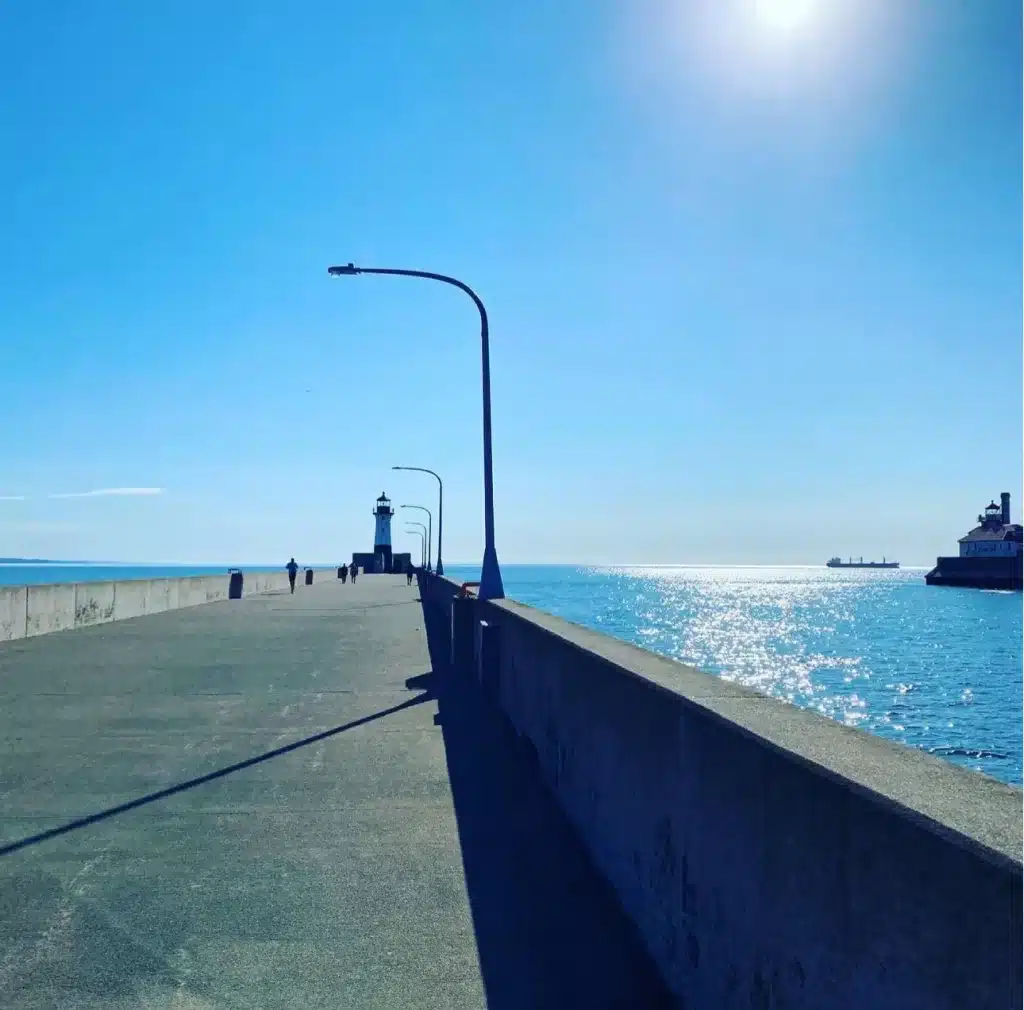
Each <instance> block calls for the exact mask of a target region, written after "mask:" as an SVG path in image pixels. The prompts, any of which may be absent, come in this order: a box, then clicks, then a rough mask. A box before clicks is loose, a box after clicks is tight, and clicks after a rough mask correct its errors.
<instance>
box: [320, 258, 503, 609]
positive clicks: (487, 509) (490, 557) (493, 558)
mask: <svg viewBox="0 0 1024 1010" xmlns="http://www.w3.org/2000/svg"><path fill="white" fill-rule="evenodd" d="M327 273H328V274H330V275H331V276H332V277H351V276H355V275H356V274H392V275H397V276H400V277H425V278H426V279H427V280H431V281H440V282H441V283H442V284H450V285H452V287H456V288H458V289H459V290H460V291H464V292H465V293H466V294H467V295H469V297H470V298H472V299H473V303H474V304H475V305H476V307H477V311H478V312H479V313H480V363H481V366H482V368H481V371H482V373H483V401H484V403H483V407H484V410H483V421H484V425H483V427H484V560H483V565H482V566H481V571H480V591H479V594H478V599H481V600H496V599H501V598H502V597H504V595H505V588H504V586H503V585H502V583H501V569H500V567H499V566H498V552H497V549H496V548H495V546H494V473H493V468H492V465H491V345H490V332H489V328H488V324H487V309H485V308H484V303H483V302H482V301H480V297H479V295H477V293H476V292H475V291H474V290H473V289H472V288H471V287H470V286H469V285H468V284H464V283H463V282H462V281H460V280H457V279H456V278H455V277H449V276H448V275H447V274H435V273H430V272H429V271H427V270H396V269H393V268H385V267H357V266H356V265H355V264H354V263H347V264H345V265H344V266H338V267H328V268H327ZM403 469H409V470H411V469H418V468H414V467H405V468H403ZM435 476H436V475H435ZM438 479H439V480H440V478H438ZM437 571H438V574H439V575H440V574H442V568H441V517H440V515H438V518H437Z"/></svg>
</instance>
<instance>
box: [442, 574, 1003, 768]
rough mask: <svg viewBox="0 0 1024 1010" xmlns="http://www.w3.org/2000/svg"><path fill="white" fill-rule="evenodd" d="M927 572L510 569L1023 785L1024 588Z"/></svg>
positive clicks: (706, 663)
mask: <svg viewBox="0 0 1024 1010" xmlns="http://www.w3.org/2000/svg"><path fill="white" fill-rule="evenodd" d="M445 574H447V575H449V576H452V577H455V578H461V579H464V580H469V579H478V578H479V568H476V567H468V566H449V567H448V568H446V570H445ZM923 576H924V571H923V570H914V569H901V570H897V571H864V570H857V569H847V570H830V569H827V568H688V567H687V568H681V567H665V568H655V567H645V568H586V567H561V566H532V565H507V566H503V567H502V577H503V579H504V583H505V593H506V595H507V596H510V597H512V598H514V599H516V600H520V601H521V602H523V603H528V604H531V605H533V606H536V607H539V608H541V609H543V610H547V611H549V612H550V613H553V614H557V615H558V616H559V617H564V618H566V619H567V620H570V621H575V622H576V623H578V624H583V625H586V626H588V627H591V628H595V629H597V630H599V631H604V632H606V633H608V634H610V635H615V636H616V637H618V638H621V639H624V640H626V641H628V642H632V643H634V644H635V645H640V646H643V647H644V648H647V649H651V650H653V651H654V652H659V653H662V654H663V655H666V656H671V657H672V658H674V659H678V660H681V661H682V662H685V663H689V664H691V665H693V666H696V667H698V668H699V669H701V670H704V671H706V672H708V673H714V674H718V675H719V676H721V677H723V678H725V679H727V680H733V681H738V682H739V683H741V684H746V685H748V686H749V687H754V688H758V689H759V690H761V691H764V692H766V693H768V694H771V695H774V696H775V697H777V698H783V699H785V700H786V701H789V702H792V703H793V704H796V705H801V706H804V707H806V708H812V709H815V710H817V711H818V712H821V713H822V714H824V715H827V716H829V717H830V718H832V719H837V720H839V721H842V722H844V723H846V724H848V725H851V726H859V727H860V728H861V729H865V730H868V731H869V732H871V733H876V734H878V735H879V736H884V737H887V738H889V739H890V740H898V741H900V742H901V743H904V744H908V745H910V746H912V747H919V748H921V749H923V750H927V751H929V752H931V753H933V754H938V755H940V756H942V757H944V758H946V759H947V760H949V761H952V762H955V763H956V764H960V765H963V766H966V767H968V768H974V769H977V770H979V771H983V772H985V773H986V774H988V775H992V776H993V777H995V778H998V779H1002V780H1003V781H1004V782H1011V783H1014V784H1016V785H1020V784H1021V778H1022V753H1021V752H1022V745H1021V704H1022V701H1021V594H1020V593H1005V592H986V591H984V590H977V589H954V588H947V587H929V586H926V585H925V584H924V578H923Z"/></svg>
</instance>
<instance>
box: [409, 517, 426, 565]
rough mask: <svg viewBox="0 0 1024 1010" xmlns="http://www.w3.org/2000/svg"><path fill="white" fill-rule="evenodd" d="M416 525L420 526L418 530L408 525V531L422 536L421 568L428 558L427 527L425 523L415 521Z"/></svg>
mask: <svg viewBox="0 0 1024 1010" xmlns="http://www.w3.org/2000/svg"><path fill="white" fill-rule="evenodd" d="M413 525H414V526H419V529H418V530H411V529H409V528H408V527H406V530H405V532H406V533H412V534H413V535H414V536H417V537H419V538H420V568H422V567H423V565H424V563H425V562H426V560H427V547H426V544H427V527H426V526H424V525H423V523H413Z"/></svg>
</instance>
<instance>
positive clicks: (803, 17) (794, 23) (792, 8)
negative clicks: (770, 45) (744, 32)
mask: <svg viewBox="0 0 1024 1010" xmlns="http://www.w3.org/2000/svg"><path fill="white" fill-rule="evenodd" d="M817 6H818V4H817V2H816V0H755V2H754V12H755V14H756V16H757V20H758V21H759V22H760V23H761V24H762V25H763V26H764V27H765V28H766V29H767V30H769V31H772V32H778V33H779V34H784V35H789V34H791V33H793V32H797V31H800V30H802V29H803V28H804V27H806V25H807V23H808V22H809V21H811V20H812V19H813V17H814V13H815V9H816V7H817Z"/></svg>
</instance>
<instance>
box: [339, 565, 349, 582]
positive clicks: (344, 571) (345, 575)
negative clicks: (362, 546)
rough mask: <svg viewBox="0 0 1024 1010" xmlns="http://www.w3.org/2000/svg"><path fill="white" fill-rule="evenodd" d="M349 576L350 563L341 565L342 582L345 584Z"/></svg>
mask: <svg viewBox="0 0 1024 1010" xmlns="http://www.w3.org/2000/svg"><path fill="white" fill-rule="evenodd" d="M347 578H348V565H342V566H341V584H342V585H345V580H346V579H347Z"/></svg>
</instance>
